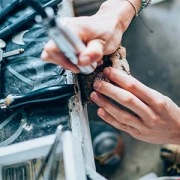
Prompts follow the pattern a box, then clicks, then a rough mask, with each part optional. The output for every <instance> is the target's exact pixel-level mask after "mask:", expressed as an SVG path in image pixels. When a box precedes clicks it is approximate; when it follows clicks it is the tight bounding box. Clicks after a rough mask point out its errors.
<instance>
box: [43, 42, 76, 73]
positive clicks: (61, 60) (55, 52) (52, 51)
mask: <svg viewBox="0 0 180 180" xmlns="http://www.w3.org/2000/svg"><path fill="white" fill-rule="evenodd" d="M47 54H48V55H47ZM50 57H51V58H50ZM41 58H42V59H43V60H45V61H47V62H52V63H54V64H57V65H60V66H62V67H63V68H64V69H69V70H71V71H72V72H74V73H79V69H78V68H77V67H76V66H75V65H73V64H72V63H71V62H70V61H69V60H68V59H67V58H66V57H65V56H64V55H63V54H62V53H61V52H60V51H59V49H57V48H56V45H55V43H54V42H53V41H49V42H48V43H47V45H46V46H45V50H44V51H43V53H42V55H41ZM52 59H53V61H52Z"/></svg>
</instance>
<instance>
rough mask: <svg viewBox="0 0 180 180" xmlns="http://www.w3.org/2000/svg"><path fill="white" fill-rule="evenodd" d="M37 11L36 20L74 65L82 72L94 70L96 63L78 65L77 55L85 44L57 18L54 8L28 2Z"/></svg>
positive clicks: (86, 72)
mask: <svg viewBox="0 0 180 180" xmlns="http://www.w3.org/2000/svg"><path fill="white" fill-rule="evenodd" d="M29 3H30V4H31V5H32V7H33V8H34V9H36V11H37V13H38V14H40V15H41V18H36V19H38V22H40V23H42V24H43V25H44V26H45V27H47V28H46V31H47V34H48V35H49V37H50V38H52V39H53V40H54V42H55V43H56V45H57V47H58V48H59V50H60V51H61V52H62V53H63V54H64V55H65V56H66V57H67V58H68V59H69V61H70V62H71V63H72V64H74V65H76V66H77V67H78V68H79V70H80V72H81V73H83V74H90V73H92V72H94V70H95V69H96V67H97V63H96V62H95V63H93V64H92V65H90V66H85V67H83V66H79V65H78V55H79V54H80V53H81V52H82V51H83V50H85V49H86V46H85V44H84V43H83V42H82V41H81V40H80V39H79V38H78V37H77V36H76V35H75V34H73V33H72V32H71V31H70V30H69V29H68V28H67V27H66V26H65V25H64V24H62V22H61V19H59V18H57V17H56V16H55V14H54V10H53V9H52V8H51V7H48V8H45V9H43V8H42V7H41V6H40V5H39V4H38V3H37V2H35V1H33V0H32V1H30V2H29Z"/></svg>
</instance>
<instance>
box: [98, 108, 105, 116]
mask: <svg viewBox="0 0 180 180" xmlns="http://www.w3.org/2000/svg"><path fill="white" fill-rule="evenodd" d="M98 115H99V116H101V117H105V115H106V114H105V112H104V110H103V109H99V110H98Z"/></svg>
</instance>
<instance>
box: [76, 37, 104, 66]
mask: <svg viewBox="0 0 180 180" xmlns="http://www.w3.org/2000/svg"><path fill="white" fill-rule="evenodd" d="M104 46H105V41H103V40H100V39H95V40H92V41H90V42H89V43H88V44H87V48H86V49H85V50H84V51H83V52H82V53H81V54H80V55H79V65H80V66H88V65H91V64H92V63H93V62H99V61H101V60H102V57H103V54H104Z"/></svg>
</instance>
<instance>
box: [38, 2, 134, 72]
mask: <svg viewBox="0 0 180 180" xmlns="http://www.w3.org/2000/svg"><path fill="white" fill-rule="evenodd" d="M116 6H118V7H119V8H115V7H116ZM133 16H134V9H133V7H132V5H131V4H130V3H129V2H128V1H124V0H113V1H112V0H111V1H107V2H105V3H104V4H103V5H102V6H101V8H100V10H99V11H98V12H97V13H96V14H95V15H94V16H91V17H78V18H77V17H76V18H66V19H64V22H65V24H66V26H67V27H68V28H69V29H70V30H71V31H72V32H73V33H75V34H76V35H77V36H78V37H79V38H80V39H81V40H82V41H83V42H84V43H85V45H86V46H87V48H86V49H85V51H83V52H81V53H80V55H79V65H80V66H88V65H90V64H92V63H93V62H98V63H99V64H101V63H102V57H103V55H107V54H111V53H113V52H115V50H116V49H117V48H118V46H119V44H120V42H121V37H122V34H123V33H124V31H125V30H126V29H127V27H128V25H129V23H130V22H131V20H132V18H133ZM41 58H42V59H44V60H45V61H48V62H51V63H54V64H58V65H60V66H62V67H63V68H64V69H70V70H71V71H73V72H74V73H78V72H79V70H78V68H77V67H76V66H74V65H73V64H72V63H70V62H69V61H68V60H67V59H66V58H65V57H64V56H63V54H62V53H61V52H60V51H59V50H58V48H57V47H56V45H55V43H54V42H53V41H52V40H51V41H49V42H48V43H47V44H46V46H45V48H44V51H43V53H42V56H41Z"/></svg>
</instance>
